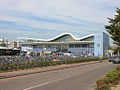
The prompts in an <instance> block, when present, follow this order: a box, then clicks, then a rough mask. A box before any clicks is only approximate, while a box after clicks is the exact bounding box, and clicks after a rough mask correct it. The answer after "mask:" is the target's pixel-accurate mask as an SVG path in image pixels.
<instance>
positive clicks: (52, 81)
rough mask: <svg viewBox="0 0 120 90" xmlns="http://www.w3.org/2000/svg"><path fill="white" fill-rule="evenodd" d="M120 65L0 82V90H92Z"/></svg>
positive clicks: (95, 66)
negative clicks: (96, 82)
mask: <svg viewBox="0 0 120 90" xmlns="http://www.w3.org/2000/svg"><path fill="white" fill-rule="evenodd" d="M118 65H119V64H112V63H110V62H106V61H105V62H103V63H97V64H90V65H85V66H79V67H74V68H69V69H64V70H56V71H50V72H43V73H37V74H33V75H26V76H19V77H14V78H9V79H2V80H0V90H92V89H93V88H94V86H95V81H96V79H98V78H100V77H103V76H104V75H105V74H106V73H108V72H110V71H112V70H113V69H115V67H116V66H118Z"/></svg>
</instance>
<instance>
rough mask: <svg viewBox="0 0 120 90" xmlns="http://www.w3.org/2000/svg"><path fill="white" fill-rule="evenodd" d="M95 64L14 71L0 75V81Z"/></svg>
mask: <svg viewBox="0 0 120 90" xmlns="http://www.w3.org/2000/svg"><path fill="white" fill-rule="evenodd" d="M103 62H104V61H103ZM95 63H99V61H91V62H84V63H78V64H63V65H58V66H49V67H42V68H34V69H28V70H20V71H14V72H5V73H0V79H5V78H11V77H17V76H23V75H29V74H35V73H42V72H49V71H55V70H61V69H67V68H73V67H78V66H83V65H90V64H95Z"/></svg>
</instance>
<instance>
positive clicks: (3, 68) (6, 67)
mask: <svg viewBox="0 0 120 90" xmlns="http://www.w3.org/2000/svg"><path fill="white" fill-rule="evenodd" d="M55 65H61V62H60V61H40V62H31V63H30V62H28V63H12V64H0V72H8V71H16V70H20V69H22V70H24V69H31V68H35V67H47V66H55Z"/></svg>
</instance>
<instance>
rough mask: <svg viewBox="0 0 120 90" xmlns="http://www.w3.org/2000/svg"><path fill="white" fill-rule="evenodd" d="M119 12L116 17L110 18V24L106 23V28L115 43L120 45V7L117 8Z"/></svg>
mask: <svg viewBox="0 0 120 90" xmlns="http://www.w3.org/2000/svg"><path fill="white" fill-rule="evenodd" d="M116 12H117V14H116V15H115V17H114V19H111V18H108V19H109V21H108V22H109V25H105V28H106V30H107V31H108V32H109V34H110V35H111V38H112V39H113V40H114V43H115V44H116V45H118V46H119V47H120V9H119V8H117V9H116Z"/></svg>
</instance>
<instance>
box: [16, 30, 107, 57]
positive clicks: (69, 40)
mask: <svg viewBox="0 0 120 90" xmlns="http://www.w3.org/2000/svg"><path fill="white" fill-rule="evenodd" d="M18 39H20V40H23V42H20V43H19V46H20V47H21V48H22V49H25V48H26V49H28V50H33V51H36V52H40V51H46V52H55V51H61V52H71V53H73V54H75V55H83V54H84V55H85V54H86V55H94V56H99V55H102V56H105V54H106V51H107V50H109V35H107V34H106V33H104V32H99V33H95V34H90V35H87V36H84V37H76V36H74V35H73V34H71V33H63V34H61V35H58V36H56V37H53V38H51V39H37V38H25V37H19V38H18Z"/></svg>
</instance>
